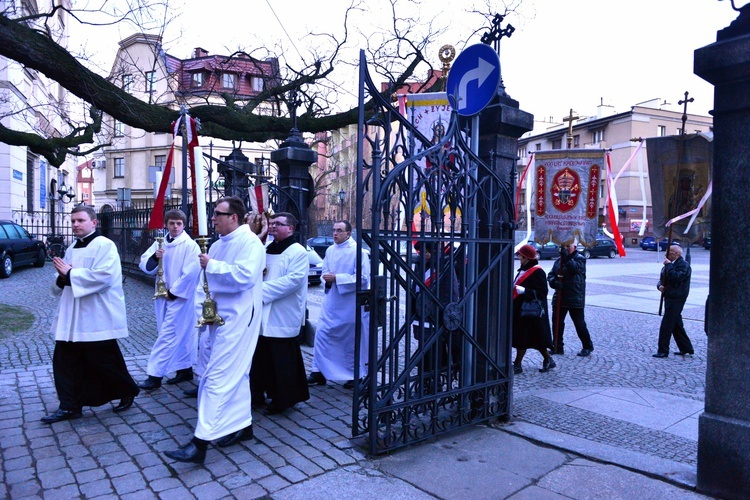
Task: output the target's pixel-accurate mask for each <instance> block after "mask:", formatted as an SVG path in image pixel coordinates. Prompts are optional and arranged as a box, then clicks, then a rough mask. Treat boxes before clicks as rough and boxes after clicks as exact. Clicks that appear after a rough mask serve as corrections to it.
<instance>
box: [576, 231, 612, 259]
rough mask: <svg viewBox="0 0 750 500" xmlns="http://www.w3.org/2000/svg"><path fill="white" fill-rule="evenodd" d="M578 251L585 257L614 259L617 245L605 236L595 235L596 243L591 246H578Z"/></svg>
mask: <svg viewBox="0 0 750 500" xmlns="http://www.w3.org/2000/svg"><path fill="white" fill-rule="evenodd" d="M578 252H579V253H580V254H581V255H583V256H584V257H585V258H586V259H590V258H591V257H609V258H610V259H614V258H615V257H616V256H617V245H615V242H614V240H612V239H611V238H607V237H606V236H597V237H596V245H594V246H592V247H585V246H580V247H579V248H578Z"/></svg>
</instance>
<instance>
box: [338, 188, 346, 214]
mask: <svg viewBox="0 0 750 500" xmlns="http://www.w3.org/2000/svg"><path fill="white" fill-rule="evenodd" d="M345 200H346V191H344V190H343V189H342V190H341V191H339V205H340V209H339V219H343V218H344V201H345Z"/></svg>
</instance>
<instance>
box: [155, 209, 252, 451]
mask: <svg viewBox="0 0 750 500" xmlns="http://www.w3.org/2000/svg"><path fill="white" fill-rule="evenodd" d="M244 216H245V206H244V205H243V204H242V200H240V199H239V198H237V197H236V196H231V197H227V198H220V199H219V200H218V201H217V202H216V207H215V209H214V214H213V217H212V219H211V220H212V221H213V223H214V230H215V231H216V233H217V234H218V235H219V239H218V240H217V241H215V242H214V243H213V244H212V245H211V248H210V249H209V251H208V254H200V256H199V259H200V263H201V267H203V268H204V269H205V271H206V279H207V281H208V287H209V293H210V294H211V298H213V299H214V300H215V301H216V313H217V314H218V315H219V316H220V317H221V318H222V319H223V320H224V324H223V325H219V323H218V321H217V322H214V323H212V324H209V325H208V326H207V327H206V328H208V332H207V334H208V343H209V345H210V347H211V354H210V358H209V359H208V364H207V366H206V369H205V372H204V373H203V377H202V378H201V381H200V385H199V386H198V422H197V424H196V427H195V434H194V437H193V439H192V440H191V441H190V442H189V443H187V444H186V445H184V446H182V447H180V448H178V449H176V450H173V451H167V452H165V455H167V456H168V457H170V458H173V459H175V460H179V461H181V462H194V463H203V461H204V460H205V458H206V448H207V447H208V443H209V442H210V441H213V440H218V441H217V442H216V444H217V445H218V446H221V447H224V446H231V445H233V444H236V443H239V442H240V441H244V440H246V439H250V438H252V437H253V427H252V408H251V405H252V401H251V398H250V377H249V374H250V368H251V366H252V361H253V354H254V353H255V346H256V344H257V342H258V335H259V333H260V325H261V318H262V307H263V269H264V268H265V266H266V252H265V248H264V246H263V243H261V241H260V239H259V238H258V237H257V236H256V235H255V234H254V233H253V232H252V231H250V228H249V227H248V225H247V224H243V223H242V222H243V218H244Z"/></svg>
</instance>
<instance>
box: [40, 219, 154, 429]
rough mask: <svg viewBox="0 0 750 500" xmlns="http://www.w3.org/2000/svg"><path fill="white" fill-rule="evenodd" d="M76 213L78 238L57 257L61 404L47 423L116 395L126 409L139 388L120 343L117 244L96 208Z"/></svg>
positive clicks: (123, 323) (123, 332) (123, 329)
mask: <svg viewBox="0 0 750 500" xmlns="http://www.w3.org/2000/svg"><path fill="white" fill-rule="evenodd" d="M70 214H71V215H70V223H71V226H72V229H73V235H74V236H75V238H76V239H75V242H74V243H73V244H71V245H70V246H69V247H68V249H67V250H66V252H65V257H64V258H60V257H54V258H53V259H52V264H53V265H54V266H55V270H56V271H57V279H56V280H55V283H54V284H53V285H52V293H53V295H56V296H59V297H60V305H59V306H58V309H57V314H56V315H55V318H54V321H53V323H52V333H53V334H54V336H55V351H54V354H53V356H52V371H53V375H54V377H55V388H56V389H57V396H58V398H59V399H60V406H59V408H58V410H57V411H55V412H54V413H52V414H50V415H47V416H45V417H42V422H44V423H46V424H51V423H54V422H60V421H62V420H71V419H74V418H79V417H81V415H82V413H81V410H82V407H84V406H101V405H103V404H105V403H107V402H109V401H113V400H116V399H119V400H120V402H119V404H117V405H116V406H115V407H114V411H115V412H121V411H125V410H127V409H128V408H130V407H131V406H132V405H133V400H134V399H135V397H136V396H137V395H138V392H139V390H138V386H137V385H136V383H135V381H134V380H133V377H131V376H130V373H128V369H127V367H126V366H125V359H124V358H123V357H122V351H120V346H119V345H118V343H117V339H119V338H124V337H127V336H128V323H127V318H126V315H125V294H124V292H123V289H122V268H121V266H120V255H119V254H118V253H117V247H116V246H115V244H114V243H113V242H112V241H111V240H109V239H107V238H105V237H104V236H102V235H101V233H100V232H99V231H98V230H97V229H96V225H97V219H96V212H95V211H94V209H93V208H91V207H89V206H84V205H79V206H76V207H74V208H73V210H71V212H70Z"/></svg>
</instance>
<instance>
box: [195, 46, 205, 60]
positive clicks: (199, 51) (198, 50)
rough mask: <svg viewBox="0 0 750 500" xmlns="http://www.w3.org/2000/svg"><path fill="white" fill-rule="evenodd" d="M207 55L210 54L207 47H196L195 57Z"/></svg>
mask: <svg viewBox="0 0 750 500" xmlns="http://www.w3.org/2000/svg"><path fill="white" fill-rule="evenodd" d="M207 55H208V51H207V50H206V49H202V48H200V47H196V48H195V50H194V51H193V57H194V58H198V57H206V56H207Z"/></svg>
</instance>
